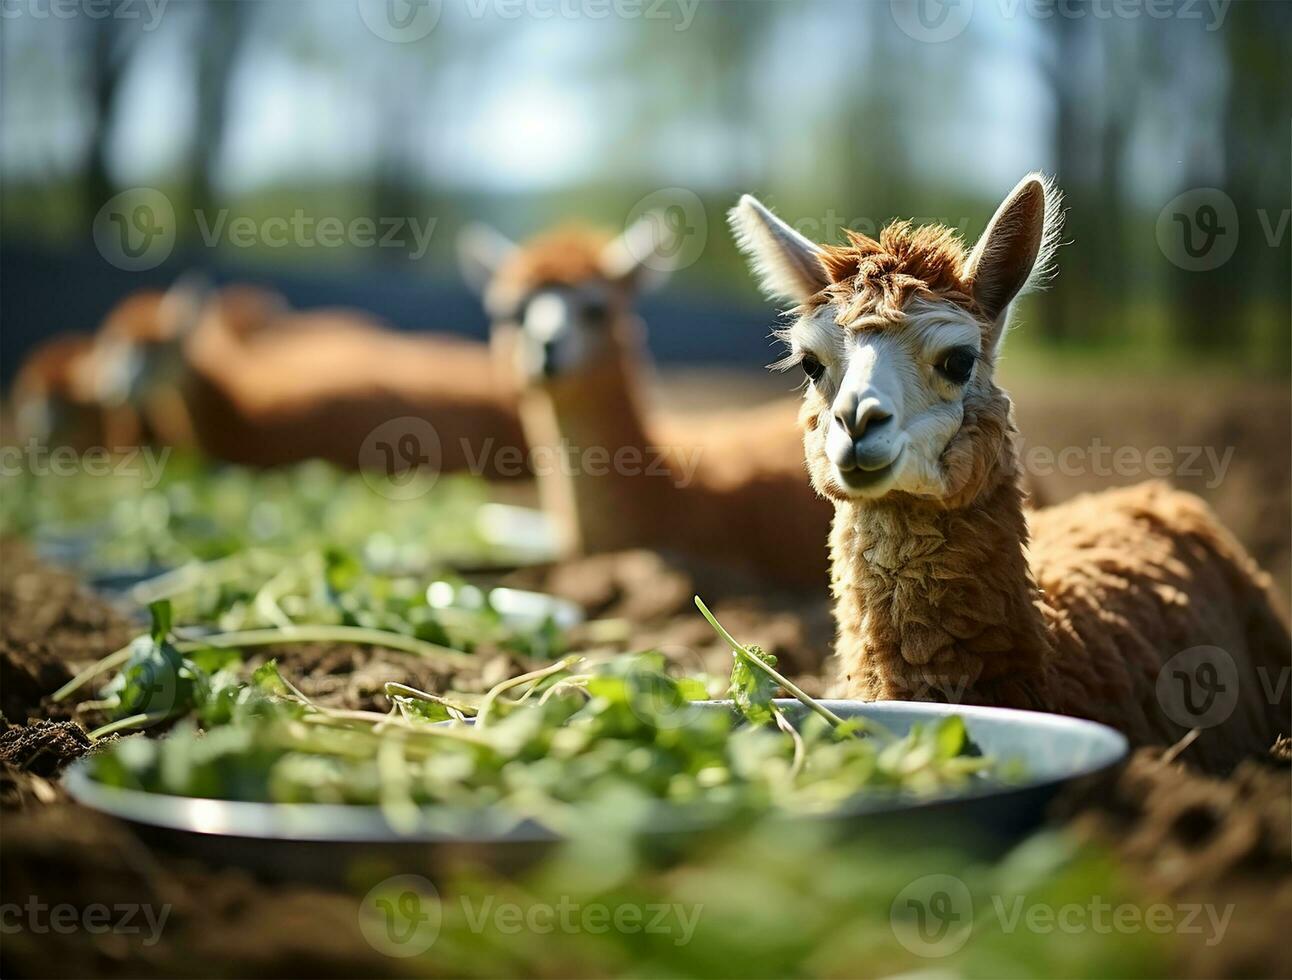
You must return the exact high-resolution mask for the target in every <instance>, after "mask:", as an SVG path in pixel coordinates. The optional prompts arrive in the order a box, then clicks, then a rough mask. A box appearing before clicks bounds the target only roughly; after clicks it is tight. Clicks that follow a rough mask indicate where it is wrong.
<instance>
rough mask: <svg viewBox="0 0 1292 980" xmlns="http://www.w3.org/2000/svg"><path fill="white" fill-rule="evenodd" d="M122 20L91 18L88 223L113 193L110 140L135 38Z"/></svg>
mask: <svg viewBox="0 0 1292 980" xmlns="http://www.w3.org/2000/svg"><path fill="white" fill-rule="evenodd" d="M121 23H122V22H121V21H120V20H117V19H115V18H112V17H104V18H103V19H101V20H90V21H89V25H90V26H89V39H88V42H89V49H90V50H89V69H88V72H87V74H88V76H89V84H90V87H91V95H92V98H93V101H94V117H93V119H92V120H91V122H90V136H89V156H88V157H87V159H86V161H85V172H84V193H85V198H84V205H83V206H84V209H85V214H86V216H87V220H86V225H87V226H88V225H89V222H90V221H92V220H93V219H94V216H95V215H96V214H97V213H98V210H99V208H101V207H102V206H103V202H104V201H106V200H107V199H108V198H109V197H111V196H112V190H113V187H112V179H111V177H110V176H109V175H108V160H107V155H108V140H109V139H110V138H111V135H112V129H113V125H114V114H115V111H116V105H117V92H118V90H119V89H120V87H121V78H122V76H123V75H124V74H125V67H126V64H127V62H128V60H129V58H128V54H129V51H128V49H129V47H130V46H131V42H132V41H133V40H134V39H133V38H130V37H128V36H127V35H126V34H125V32H124V31H122V29H121Z"/></svg>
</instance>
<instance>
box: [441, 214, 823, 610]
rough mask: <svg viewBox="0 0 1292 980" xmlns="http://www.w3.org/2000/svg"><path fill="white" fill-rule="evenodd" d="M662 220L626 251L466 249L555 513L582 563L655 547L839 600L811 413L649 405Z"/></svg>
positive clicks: (486, 235)
mask: <svg viewBox="0 0 1292 980" xmlns="http://www.w3.org/2000/svg"><path fill="white" fill-rule="evenodd" d="M649 221H650V218H649V217H648V218H646V219H643V223H640V224H638V225H635V226H634V227H633V228H631V229H629V230H628V231H627V232H625V233H624V235H622V236H621V237H619V238H614V239H612V237H611V236H610V235H608V234H605V233H602V232H599V231H596V230H593V229H589V228H584V227H574V226H571V227H565V228H560V229H557V230H555V231H551V232H548V233H546V234H544V235H541V236H539V237H537V238H535V239H533V240H531V241H530V242H528V243H527V244H525V245H524V246H523V247H522V246H517V245H513V244H512V243H510V242H508V241H507V240H506V239H505V238H503V237H502V236H501V235H499V234H498V233H497V232H494V231H492V230H489V229H485V228H484V227H483V226H474V227H473V228H471V229H470V230H468V231H465V232H464V234H463V236H462V238H461V240H460V242H459V245H460V251H461V257H462V264H463V272H464V275H465V276H466V278H467V279H468V280H469V281H472V282H474V283H476V284H477V285H478V286H479V287H480V288H481V289H482V290H483V293H484V302H485V306H486V308H487V310H488V312H489V314H490V317H491V319H492V321H493V328H492V339H493V345H494V347H495V350H496V352H497V356H498V358H499V363H500V364H501V365H502V367H503V370H504V371H510V373H511V376H512V377H513V378H514V379H515V383H516V395H517V397H518V400H519V403H520V414H521V420H522V422H523V424H524V428H525V435H526V438H527V439H528V440H529V444H530V446H531V447H532V450H531V451H532V453H533V455H534V469H535V471H536V476H537V479H538V490H539V496H540V499H541V502H542V506H543V509H544V510H545V511H546V512H547V513H548V514H549V515H550V516H551V517H552V518H553V520H554V523H555V525H556V527H557V529H558V535H559V537H560V543H561V546H562V548H563V550H564V551H565V552H566V553H570V554H590V553H597V552H606V551H615V550H620V549H626V548H635V547H652V548H659V549H662V550H666V551H676V552H680V553H684V554H689V555H690V556H692V557H694V558H699V559H701V560H703V561H708V562H712V563H714V564H717V565H720V566H725V567H733V566H734V567H740V568H742V569H744V570H745V571H749V572H752V573H754V574H755V575H757V576H758V577H759V578H761V579H762V580H765V581H771V582H776V583H778V584H781V585H784V586H787V587H790V588H794V589H799V588H803V589H810V588H814V587H815V588H823V587H824V586H825V584H826V582H827V571H828V565H827V561H826V553H825V548H824V546H823V545H821V544H820V542H822V540H823V539H824V537H825V534H826V532H827V531H828V529H829V524H830V512H831V508H830V507H829V505H828V504H826V503H825V502H824V501H822V500H820V499H819V498H817V497H816V495H815V494H813V493H812V491H811V489H810V488H809V487H808V486H807V483H806V481H805V480H804V479H803V477H804V472H803V461H802V452H801V450H800V449H799V445H798V433H797V427H796V424H795V421H794V419H795V415H796V406H795V404H794V401H795V400H794V399H789V400H786V401H784V402H781V403H773V404H769V405H766V406H761V407H758V408H756V409H753V410H750V411H746V412H741V413H738V417H736V416H735V415H733V417H732V418H729V419H721V418H720V419H715V420H712V421H710V422H709V423H707V424H706V425H705V426H703V427H701V426H699V425H697V424H696V423H695V422H688V423H687V424H686V425H685V426H683V425H681V424H675V425H672V426H669V425H667V424H661V423H660V422H659V421H657V420H655V419H652V418H649V417H648V415H647V413H646V411H645V409H644V407H643V400H642V393H641V374H642V372H643V365H642V364H641V361H642V359H643V352H642V351H641V335H642V326H641V323H640V321H639V320H638V319H637V317H636V316H635V315H634V313H633V301H634V299H635V296H636V295H637V293H638V292H639V291H640V290H641V289H642V288H643V287H644V286H645V285H648V284H649V282H650V281H651V280H652V279H653V278H658V277H657V274H656V272H655V271H654V270H653V269H652V268H651V266H653V265H657V264H658V263H655V262H651V261H649V257H650V256H651V255H652V249H653V247H654V244H653V239H652V233H651V228H650V225H649ZM751 432H754V433H757V436H756V437H755V438H750V433H751Z"/></svg>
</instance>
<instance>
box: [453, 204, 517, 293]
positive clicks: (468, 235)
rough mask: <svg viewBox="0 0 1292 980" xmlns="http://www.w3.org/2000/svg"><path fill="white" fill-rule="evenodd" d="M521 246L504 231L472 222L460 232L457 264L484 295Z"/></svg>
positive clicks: (464, 277)
mask: <svg viewBox="0 0 1292 980" xmlns="http://www.w3.org/2000/svg"><path fill="white" fill-rule="evenodd" d="M517 248H519V246H518V245H517V244H516V243H515V242H513V241H512V240H511V239H510V238H508V237H507V236H506V235H504V234H503V233H502V232H500V231H497V230H496V229H494V228H490V227H489V226H488V225H486V224H483V223H482V222H479V221H473V222H472V223H471V224H469V225H467V226H466V227H465V228H463V229H462V230H461V231H460V232H458V265H459V267H460V268H461V269H462V278H463V279H465V280H466V281H467V285H468V286H470V287H471V288H472V289H474V290H475V291H476V292H477V293H481V294H483V293H484V291H485V289H486V288H487V287H488V285H489V282H490V281H491V280H492V279H493V277H494V274H495V273H496V272H497V271H498V269H499V267H501V266H502V264H503V263H504V262H506V261H507V260H508V259H509V258H511V256H512V255H514V254H515V252H516V249H517Z"/></svg>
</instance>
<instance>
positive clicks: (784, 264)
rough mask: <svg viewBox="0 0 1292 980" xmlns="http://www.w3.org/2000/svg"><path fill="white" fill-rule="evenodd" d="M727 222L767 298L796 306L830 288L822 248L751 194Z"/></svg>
mask: <svg viewBox="0 0 1292 980" xmlns="http://www.w3.org/2000/svg"><path fill="white" fill-rule="evenodd" d="M727 221H728V222H729V223H730V224H731V231H732V234H734V235H735V236H736V246H737V247H738V248H739V249H740V250H741V251H742V252H744V253H745V257H746V258H748V259H749V264H750V265H751V266H752V267H753V270H754V275H755V276H757V277H758V279H759V281H760V285H761V286H762V288H763V292H765V293H766V294H767V295H768V296H770V297H772V298H773V299H781V300H789V301H790V302H791V303H793V304H794V305H795V306H797V305H799V304H800V303H803V302H805V301H806V300H807V299H808V298H809V297H811V296H814V295H816V294H817V293H818V292H820V291H821V290H822V289H824V288H825V287H826V286H828V285H829V284H830V278H829V276H827V275H826V271H825V267H824V266H823V265H822V264H821V254H822V253H821V246H819V245H817V244H816V243H814V242H812V241H809V240H808V239H806V238H804V237H803V236H802V235H800V234H799V233H798V232H797V231H795V230H794V229H793V228H791V227H790V226H789V225H787V224H786V223H785V222H784V221H782V220H781V219H780V218H778V217H776V215H774V214H772V212H771V211H769V210H768V209H767V208H766V207H764V206H763V203H762V202H761V201H759V200H758V198H756V197H754V196H753V195H752V194H745V195H744V196H742V197H741V198H740V203H739V204H737V205H736V206H735V207H734V208H732V209H731V211H730V212H729V213H728V214H727Z"/></svg>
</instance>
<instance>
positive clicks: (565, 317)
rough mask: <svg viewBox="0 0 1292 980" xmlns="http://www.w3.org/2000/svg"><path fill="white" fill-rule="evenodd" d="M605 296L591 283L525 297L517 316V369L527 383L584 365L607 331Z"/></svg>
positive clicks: (574, 369) (606, 298) (544, 290)
mask: <svg viewBox="0 0 1292 980" xmlns="http://www.w3.org/2000/svg"><path fill="white" fill-rule="evenodd" d="M607 302H608V297H607V296H606V294H605V290H604V289H601V288H599V287H598V286H597V285H595V284H587V285H585V286H581V287H578V288H571V287H553V288H549V289H543V290H539V291H538V292H536V293H534V294H533V295H532V296H530V297H529V299H528V301H527V302H526V303H525V305H524V312H523V313H522V315H521V323H520V334H521V342H520V344H519V345H518V347H517V357H518V359H519V363H518V367H519V369H520V372H521V375H522V376H523V377H525V378H526V379H527V380H529V381H542V380H543V379H547V378H555V377H560V376H561V375H565V374H569V373H570V372H572V371H576V370H578V369H579V368H581V367H582V366H583V365H584V364H586V363H587V361H588V359H589V358H590V357H591V356H592V355H593V354H594V353H595V351H596V350H597V349H598V347H599V345H600V343H601V342H602V339H603V338H602V336H601V335H602V333H603V332H604V331H605V330H606V329H607V325H606V311H607Z"/></svg>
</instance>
